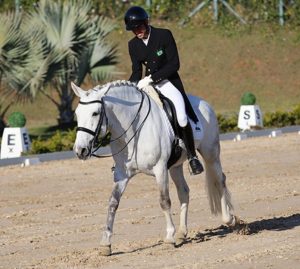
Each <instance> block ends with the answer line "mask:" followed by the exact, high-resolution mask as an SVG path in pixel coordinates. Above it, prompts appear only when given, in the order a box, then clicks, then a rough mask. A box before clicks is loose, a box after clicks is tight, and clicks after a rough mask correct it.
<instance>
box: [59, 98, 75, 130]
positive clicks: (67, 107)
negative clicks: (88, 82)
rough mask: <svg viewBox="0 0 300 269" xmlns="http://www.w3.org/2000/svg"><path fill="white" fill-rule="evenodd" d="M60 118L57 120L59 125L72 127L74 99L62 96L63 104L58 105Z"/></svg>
mask: <svg viewBox="0 0 300 269" xmlns="http://www.w3.org/2000/svg"><path fill="white" fill-rule="evenodd" d="M58 110H59V116H58V118H57V121H58V124H59V125H71V124H72V123H74V111H73V109H72V97H71V96H69V95H67V96H62V98H61V103H60V104H59V105H58Z"/></svg>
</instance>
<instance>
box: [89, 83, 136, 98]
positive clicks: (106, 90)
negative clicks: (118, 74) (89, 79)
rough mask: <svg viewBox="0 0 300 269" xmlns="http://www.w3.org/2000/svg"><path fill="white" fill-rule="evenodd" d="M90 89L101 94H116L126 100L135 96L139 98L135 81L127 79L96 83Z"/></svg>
mask: <svg viewBox="0 0 300 269" xmlns="http://www.w3.org/2000/svg"><path fill="white" fill-rule="evenodd" d="M90 91H91V92H93V91H96V92H98V93H100V95H101V96H103V95H108V96H109V95H113V96H116V97H117V96H118V97H120V98H125V99H127V100H132V99H135V97H138V98H139V99H140V94H137V93H141V91H140V90H139V89H138V88H137V85H136V83H135V82H131V81H128V80H115V81H111V82H108V83H106V84H104V85H98V86H96V87H94V88H93V89H91V90H90Z"/></svg>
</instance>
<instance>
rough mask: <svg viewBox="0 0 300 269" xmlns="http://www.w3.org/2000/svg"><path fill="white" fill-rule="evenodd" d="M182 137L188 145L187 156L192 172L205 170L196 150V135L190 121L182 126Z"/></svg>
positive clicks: (198, 172) (195, 173) (197, 172)
mask: <svg viewBox="0 0 300 269" xmlns="http://www.w3.org/2000/svg"><path fill="white" fill-rule="evenodd" d="M181 133H182V139H183V142H184V144H185V147H186V151H187V157H188V160H189V164H190V167H191V169H192V174H193V175H197V174H200V173H202V172H203V170H204V169H203V166H202V164H201V163H200V161H199V160H198V157H197V155H196V152H195V144H194V136H193V130H192V127H191V125H190V123H189V122H188V124H187V125H186V126H185V127H181Z"/></svg>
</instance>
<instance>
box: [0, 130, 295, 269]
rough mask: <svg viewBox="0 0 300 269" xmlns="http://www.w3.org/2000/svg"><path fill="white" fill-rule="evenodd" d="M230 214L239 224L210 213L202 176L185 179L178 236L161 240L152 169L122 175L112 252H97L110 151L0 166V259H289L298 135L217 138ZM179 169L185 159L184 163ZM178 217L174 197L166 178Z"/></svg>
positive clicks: (256, 264)
mask: <svg viewBox="0 0 300 269" xmlns="http://www.w3.org/2000/svg"><path fill="white" fill-rule="evenodd" d="M221 148H222V154H221V157H222V162H223V168H224V172H225V173H226V175H227V184H228V187H229V189H230V191H231V193H232V198H233V202H234V205H235V214H236V215H238V216H239V217H240V218H241V219H243V220H244V221H246V222H247V223H248V233H246V234H238V233H236V232H235V231H231V230H230V229H228V228H227V227H225V226H222V222H221V218H220V217H219V216H218V217H216V216H213V215H211V213H210V210H209V206H208V201H207V197H206V192H205V182H204V176H203V175H200V176H194V177H191V176H189V175H188V176H187V181H188V184H189V186H190V190H191V192H190V210H189V234H188V239H187V242H186V243H185V244H184V245H182V246H181V247H178V248H174V247H170V246H168V245H165V244H163V243H162V239H163V237H164V235H165V220H164V217H163V214H162V212H161V210H160V207H159V203H158V191H157V188H156V183H155V181H154V179H153V178H152V177H149V176H145V175H138V176H136V177H135V178H133V179H132V181H131V182H130V183H129V186H128V188H127V190H126V192H125V194H124V196H123V197H122V200H121V204H120V207H119V209H118V212H117V217H116V221H115V229H114V236H113V245H112V251H113V253H112V255H111V256H109V257H102V256H100V255H99V241H100V234H101V230H102V228H103V226H104V223H105V219H106V210H107V201H108V198H109V196H110V193H111V187H112V179H111V166H112V159H111V158H108V159H101V160H99V159H92V160H90V161H86V162H82V161H79V160H77V159H72V160H65V161H53V162H47V163H42V164H40V165H35V166H30V167H24V168H22V167H20V166H10V167H1V168H0V268H147V269H148V268H206V269H209V268H222V269H226V268H289V269H291V268H299V264H300V212H299V211H300V197H299V193H300V190H299V187H300V135H299V134H297V133H292V134H288V135H283V136H280V137H276V138H268V137H262V138H251V139H247V140H244V141H240V142H233V141H224V142H221ZM185 170H186V174H188V172H187V166H185ZM170 189H171V199H172V211H173V216H174V221H175V223H176V225H178V219H179V203H178V200H177V196H176V191H175V187H174V184H173V183H170Z"/></svg>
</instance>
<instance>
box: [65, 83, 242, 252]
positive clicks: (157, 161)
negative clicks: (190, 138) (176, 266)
mask: <svg viewBox="0 0 300 269" xmlns="http://www.w3.org/2000/svg"><path fill="white" fill-rule="evenodd" d="M71 88H72V89H73V91H74V93H75V94H76V95H77V96H78V97H79V98H80V101H79V103H78V106H77V108H76V110H75V114H76V117H77V132H76V140H75V143H74V152H75V154H76V155H77V156H78V158H79V159H82V160H86V159H88V158H90V157H91V156H94V155H95V152H96V150H97V149H98V147H99V146H98V147H97V144H99V140H101V139H102V140H103V138H104V137H105V136H106V135H107V133H108V132H109V134H110V144H109V145H110V148H111V156H112V157H113V160H114V163H115V164H114V165H115V166H114V169H113V180H114V185H113V189H112V193H111V197H110V199H109V205H108V215H107V222H106V226H105V228H104V231H103V234H102V239H101V243H100V249H101V250H100V254H101V255H110V254H111V253H112V250H111V238H112V234H113V224H114V219H115V215H116V211H117V208H118V206H119V203H120V199H121V196H122V194H123V193H124V191H125V189H126V186H127V184H128V182H129V181H130V179H131V178H132V177H133V176H134V175H136V174H138V173H144V174H147V175H151V176H154V177H155V179H156V182H157V185H158V189H159V202H160V206H161V209H162V211H163V213H164V215H165V220H166V237H165V239H164V242H165V243H168V244H173V245H174V246H176V245H181V244H183V243H184V240H185V239H186V236H187V233H188V229H187V213H188V205H189V187H188V185H187V182H186V180H185V177H184V173H183V163H184V161H185V160H186V159H187V157H186V152H185V147H184V144H183V143H182V142H181V143H179V145H180V147H181V148H182V154H181V156H180V159H179V160H177V161H176V162H175V163H174V164H173V165H172V166H171V167H169V168H168V166H167V163H168V160H169V158H170V155H171V148H172V143H173V142H174V140H175V139H176V135H175V133H174V130H173V129H172V126H171V124H170V122H169V121H168V118H167V116H166V113H165V111H164V110H163V108H162V107H161V105H159V103H158V102H156V101H154V99H155V98H151V97H150V95H149V94H148V93H147V92H145V91H142V90H139V89H138V88H137V86H136V84H135V83H132V82H129V81H120V80H118V81H113V82H109V83H107V84H105V85H102V86H96V87H94V88H92V89H89V90H87V91H86V90H83V89H81V88H80V87H78V86H76V85H75V84H74V83H73V82H72V83H71ZM188 98H189V100H190V102H191V105H192V107H193V109H194V111H195V113H196V115H197V117H198V119H199V122H200V124H201V127H202V128H201V129H202V130H201V131H202V135H200V136H199V135H197V134H195V138H196V140H195V147H196V149H197V151H198V152H199V153H200V155H201V156H202V159H203V162H204V168H205V169H204V170H205V178H206V186H207V188H206V189H207V192H208V200H209V205H210V209H211V212H212V213H213V214H215V215H217V214H219V213H221V214H222V221H223V222H224V223H225V224H227V225H228V226H231V227H234V226H235V225H237V222H238V218H237V217H236V216H235V215H234V214H233V205H232V203H231V195H230V192H229V190H228V188H227V187H226V176H225V174H224V173H223V171H222V165H221V161H220V142H219V128H218V121H217V118H216V115H215V113H214V111H213V109H212V107H211V106H210V105H209V104H208V103H207V102H206V101H204V100H203V99H201V98H199V97H196V96H192V95H188ZM197 137H198V138H197ZM199 137H200V139H199ZM97 141H98V142H97ZM169 175H170V177H171V179H172V180H173V182H174V184H175V186H176V190H177V195H178V198H179V201H180V224H179V229H178V231H177V232H176V230H175V226H174V224H173V220H172V215H171V201H170V196H169Z"/></svg>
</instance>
